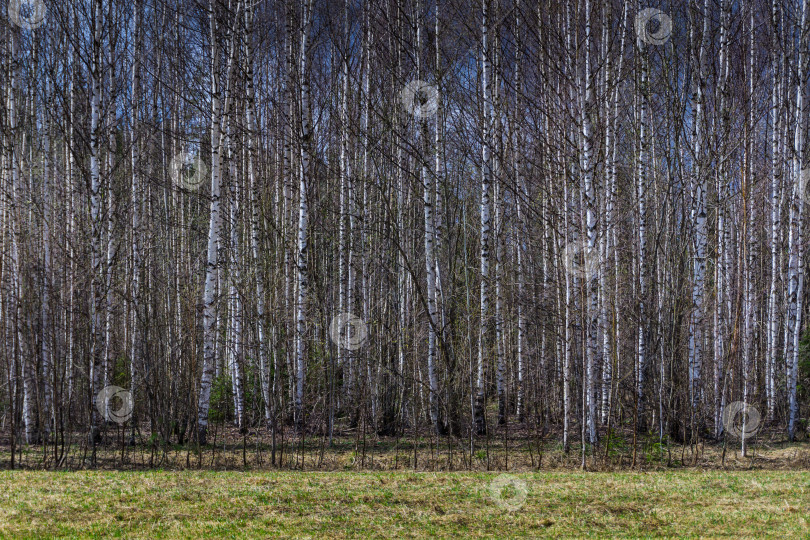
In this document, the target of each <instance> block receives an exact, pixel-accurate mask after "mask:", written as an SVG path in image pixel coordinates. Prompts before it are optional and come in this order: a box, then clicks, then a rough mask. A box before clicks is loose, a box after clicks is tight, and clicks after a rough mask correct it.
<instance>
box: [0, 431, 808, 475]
mask: <svg viewBox="0 0 810 540" xmlns="http://www.w3.org/2000/svg"><path fill="white" fill-rule="evenodd" d="M143 428H144V429H143V430H142V431H140V432H139V433H138V436H137V437H136V440H137V441H138V444H136V445H134V446H130V445H129V444H128V441H129V437H130V432H129V430H127V431H124V430H123V429H120V428H119V427H118V426H108V428H107V430H106V431H105V433H104V435H103V437H102V440H101V441H99V442H98V443H97V445H96V447H95V448H93V447H92V446H91V445H89V444H88V440H87V434H86V433H82V432H76V433H73V434H69V435H66V436H60V437H58V438H57V439H56V440H52V441H51V443H50V444H48V445H30V446H29V445H24V446H22V447H20V446H19V444H17V445H16V448H15V459H14V467H13V468H16V469H28V470H83V469H93V470H133V471H137V470H154V469H165V470H182V469H202V470H214V471H231V470H242V471H247V470H252V471H278V470H285V469H286V470H304V471H319V472H328V471H360V472H364V471H368V472H371V471H394V472H396V471H403V472H406V471H412V472H454V471H458V472H462V471H466V472H492V471H501V472H533V471H568V470H580V469H582V446H581V445H580V444H579V441H578V440H577V439H574V440H572V442H571V447H570V449H569V451H568V452H565V451H564V449H563V445H562V440H561V439H562V436H561V435H562V434H561V433H556V432H551V433H546V434H545V435H544V436H542V437H534V436H532V434H531V433H530V432H528V431H526V430H523V431H521V430H516V429H512V430H510V431H509V432H505V431H502V430H498V431H495V430H493V433H492V435H491V436H490V437H486V438H484V437H479V438H476V440H475V441H474V445H473V448H472V452H471V451H470V441H469V439H465V438H457V437H442V438H440V439H438V440H437V439H436V438H431V437H427V436H421V435H416V434H408V435H406V436H402V437H378V436H376V435H373V434H370V433H367V434H365V435H364V434H362V433H361V432H360V431H358V430H355V431H354V432H352V431H351V430H343V431H341V432H340V433H339V434H337V435H336V436H335V438H334V439H333V440H332V443H331V445H330V444H329V442H328V439H327V438H326V437H324V436H322V435H316V434H308V435H307V436H305V437H304V439H303V440H302V439H301V438H299V437H298V436H297V435H296V434H295V433H294V432H293V431H292V430H291V429H288V430H285V433H284V434H283V436H282V434H281V433H279V434H278V436H277V437H276V444H275V455H273V445H272V439H271V437H270V435H269V434H268V433H267V432H266V430H264V429H261V430H251V431H250V432H248V433H240V432H239V431H238V430H237V429H236V428H235V427H233V426H232V425H222V424H220V425H219V426H217V428H216V429H215V430H213V431H212V437H211V439H210V440H209V443H210V444H208V445H206V446H203V447H199V446H197V445H196V443H194V442H191V443H186V444H176V443H174V442H168V441H161V440H160V438H159V437H156V436H152V435H150V433H149V432H148V430H147V429H146V426H143ZM507 435H508V436H507ZM809 442H810V439H809V438H808V436H807V435H806V434H804V433H800V434H799V436H798V439H797V441H796V442H794V443H789V442H788V441H787V439H786V437H785V435H784V432H783V431H782V430H779V429H776V428H773V429H763V430H761V431H760V432H759V433H758V434H757V436H756V437H755V438H752V439H749V443H748V444H749V448H748V452H747V455H746V456H742V454H741V452H740V441H739V440H733V439H729V440H727V441H725V442H723V443H718V442H712V441H708V440H701V441H700V442H699V443H697V444H685V445H684V444H677V443H675V442H671V441H667V440H666V439H664V441H663V443H662V441H661V440H660V439H659V437H658V436H657V434H649V435H638V436H634V435H633V432H632V430H631V429H625V430H623V431H618V430H616V431H611V435H610V436H609V437H608V436H606V433H602V434H601V435H600V444H599V446H598V447H596V448H592V447H591V446H590V445H586V448H585V450H586V456H585V469H586V470H589V471H602V472H614V471H624V470H644V471H666V470H673V469H674V470H681V469H685V468H686V469H689V468H694V469H699V470H706V469H719V470H810V444H808V443H809ZM10 448H11V446H10V437H9V433H8V431H6V432H5V433H3V432H2V431H0V469H8V468H12V467H11V451H10ZM94 453H95V457H94Z"/></svg>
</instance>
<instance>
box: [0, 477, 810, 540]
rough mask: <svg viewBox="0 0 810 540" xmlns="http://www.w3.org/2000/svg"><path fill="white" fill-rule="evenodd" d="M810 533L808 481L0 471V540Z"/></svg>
mask: <svg viewBox="0 0 810 540" xmlns="http://www.w3.org/2000/svg"><path fill="white" fill-rule="evenodd" d="M461 535H463V536H464V537H468V538H470V537H500V538H503V537H513V536H532V537H534V536H555V537H557V536H584V535H592V536H600V537H618V536H630V537H639V536H651V535H652V536H678V537H685V536H701V537H719V536H734V537H764V536H770V537H778V538H798V537H807V536H808V535H810V472H807V471H774V470H770V471H763V470H754V471H716V470H715V471H701V470H696V469H690V470H679V471H657V472H614V473H603V472H582V471H568V472H562V471H560V472H536V473H517V474H505V475H504V474H501V475H499V474H498V473H497V472H492V473H470V472H450V473H447V472H443V473H416V472H328V473H318V472H300V471H285V472H267V471H264V472H236V471H188V470H187V471H138V472H134V471H129V472H119V471H76V472H48V471H2V472H0V537H7V536H13V537H30V538H44V537H111V536H116V537H118V536H125V537H136V538H161V537H184V538H192V537H194V538H202V537H222V536H227V537H235V538H246V537H264V536H284V537H316V536H317V537H425V536H439V537H456V536H461Z"/></svg>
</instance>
